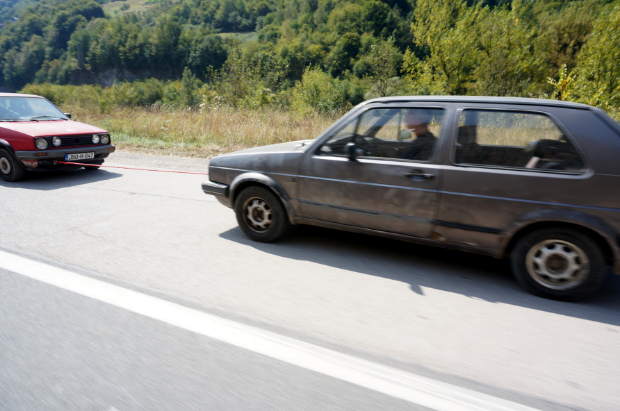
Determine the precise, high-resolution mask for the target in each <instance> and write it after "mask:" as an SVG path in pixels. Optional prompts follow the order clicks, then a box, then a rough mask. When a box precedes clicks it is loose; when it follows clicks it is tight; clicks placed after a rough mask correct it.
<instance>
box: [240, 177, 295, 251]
mask: <svg viewBox="0 0 620 411" xmlns="http://www.w3.org/2000/svg"><path fill="white" fill-rule="evenodd" d="M235 213H236V214H237V222H238V223H239V227H240V228H241V230H242V231H243V233H244V234H245V235H246V236H248V237H249V238H250V239H252V240H254V241H260V242H263V243H268V242H271V241H276V240H278V239H279V238H281V237H283V236H284V235H285V234H286V232H287V231H288V229H289V228H290V223H289V221H288V215H287V213H286V210H285V209H284V206H283V205H282V203H281V202H280V200H279V199H278V198H277V197H276V195H275V194H274V193H273V192H272V191H271V190H269V189H267V188H265V187H259V186H251V187H248V188H245V189H243V191H241V192H240V193H239V195H238V196H237V199H236V200H235Z"/></svg>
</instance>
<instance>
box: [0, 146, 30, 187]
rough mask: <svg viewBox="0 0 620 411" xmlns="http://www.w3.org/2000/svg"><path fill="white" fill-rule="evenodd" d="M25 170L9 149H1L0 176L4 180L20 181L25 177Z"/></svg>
mask: <svg viewBox="0 0 620 411" xmlns="http://www.w3.org/2000/svg"><path fill="white" fill-rule="evenodd" d="M24 171H25V170H24V167H22V165H21V164H19V163H18V162H17V161H16V160H15V159H14V158H13V156H12V155H11V154H10V153H9V152H8V151H6V150H2V149H0V176H2V179H3V180H4V181H8V182H14V181H19V180H21V179H22V178H23V177H24Z"/></svg>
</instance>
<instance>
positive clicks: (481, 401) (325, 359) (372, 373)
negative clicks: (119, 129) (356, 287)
mask: <svg viewBox="0 0 620 411" xmlns="http://www.w3.org/2000/svg"><path fill="white" fill-rule="evenodd" d="M0 268H3V269H5V270H8V271H12V272H14V273H17V274H21V275H24V276H26V277H30V278H32V279H35V280H38V281H42V282H44V283H47V284H51V285H54V286H56V287H59V288H62V289H65V290H69V291H72V292H74V293H77V294H80V295H83V296H86V297H90V298H93V299H95V300H99V301H102V302H105V303H108V304H111V305H114V306H116V307H120V308H124V309H126V310H129V311H132V312H134V313H137V314H141V315H144V316H145V317H149V318H152V319H155V320H159V321H162V322H165V323H167V324H171V325H174V326H177V327H180V328H183V329H185V330H189V331H192V332H195V333H198V334H201V335H204V336H207V337H210V338H214V339H217V340H219V341H223V342H226V343H228V344H231V345H234V346H237V347H241V348H245V349H247V350H250V351H253V352H256V353H259V354H262V355H266V356H268V357H271V358H275V359H277V360H280V361H284V362H287V363H289V364H294V365H297V366H299V367H302V368H305V369H308V370H312V371H315V372H318V373H321V374H324V375H328V376H330V377H334V378H338V379H340V380H343V381H347V382H350V383H353V384H356V385H359V386H362V387H365V388H368V389H371V390H374V391H378V392H381V393H383V394H387V395H390V396H393V397H396V398H400V399H403V400H406V401H410V402H412V403H415V404H419V405H422V406H425V407H428V408H431V409H434V410H438V411H474V410H476V411H535V410H534V408H531V407H527V406H524V405H521V404H517V403H514V402H510V401H507V400H503V399H501V398H496V397H493V396H491V395H487V394H483V393H479V392H476V391H473V390H469V389H466V388H461V387H458V386H455V385H452V384H448V383H444V382H441V381H436V380H433V379H431V378H427V377H423V376H420V375H416V374H413V373H409V372H405V371H401V370H398V369H395V368H391V367H388V366H385V365H381V364H377V363H373V362H371V361H367V360H363V359H360V358H356V357H353V356H351V355H347V354H342V353H339V352H337V351H334V350H330V349H327V348H323V347H319V346H316V345H313V344H308V343H305V342H303V341H299V340H295V339H293V338H290V337H285V336H282V335H279V334H276V333H273V332H270V331H265V330H261V329H259V328H256V327H252V326H249V325H245V324H241V323H237V322H234V321H231V320H227V319H224V318H220V317H217V316H214V315H211V314H207V313H204V312H202V311H199V310H194V309H192V308H187V307H184V306H182V305H179V304H175V303H172V302H169V301H166V300H162V299H159V298H156V297H152V296H150V295H146V294H142V293H140V292H137V291H133V290H129V289H126V288H123V287H119V286H116V285H113V284H109V283H106V282H104V281H100V280H96V279H93V278H90V277H86V276H83V275H80V274H76V273H73V272H71V271H67V270H64V269H61V268H58V267H54V266H51V265H48V264H44V263H41V262H37V261H33V260H30V259H27V258H24V257H20V256H18V255H15V254H11V253H7V252H4V251H1V250H0Z"/></svg>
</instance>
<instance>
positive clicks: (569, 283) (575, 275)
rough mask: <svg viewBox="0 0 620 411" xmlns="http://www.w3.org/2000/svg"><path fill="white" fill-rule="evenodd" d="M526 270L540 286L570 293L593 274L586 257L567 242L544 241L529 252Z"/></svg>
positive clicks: (526, 258) (526, 259) (581, 251)
mask: <svg viewBox="0 0 620 411" xmlns="http://www.w3.org/2000/svg"><path fill="white" fill-rule="evenodd" d="M525 267H526V268H527V271H528V273H529V274H530V276H531V277H532V278H533V279H534V280H535V281H536V282H537V283H538V284H540V285H542V286H544V287H547V288H551V289H553V290H567V289H570V288H574V287H577V286H578V285H579V284H581V283H583V282H584V281H585V279H586V278H587V276H588V274H589V272H590V261H589V260H588V257H587V256H586V253H584V252H583V250H582V249H581V248H579V247H577V246H576V245H575V244H573V243H570V242H568V241H564V240H545V241H541V242H540V243H538V244H536V245H535V246H534V247H532V248H530V250H529V251H528V253H527V255H526V256H525Z"/></svg>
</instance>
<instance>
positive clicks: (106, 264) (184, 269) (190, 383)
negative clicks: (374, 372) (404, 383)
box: [0, 153, 620, 411]
mask: <svg viewBox="0 0 620 411" xmlns="http://www.w3.org/2000/svg"><path fill="white" fill-rule="evenodd" d="M113 161H115V162H116V163H117V164H120V163H123V164H128V165H136V166H146V167H165V168H168V169H184V170H189V171H201V170H204V171H206V162H204V161H201V160H192V159H174V158H167V157H161V158H158V157H150V156H140V155H124V154H122V153H118V155H115V156H114V157H113V159H112V160H111V161H110V162H108V163H106V164H109V165H113V164H114V163H113ZM204 178H205V177H203V176H199V175H191V174H173V173H156V172H146V171H132V170H124V169H106V170H99V171H96V172H84V171H82V170H76V171H71V172H64V173H54V174H45V175H43V174H40V175H33V176H30V177H28V178H27V179H26V180H24V181H22V182H19V183H13V184H9V183H4V182H0V213H1V217H2V220H1V221H2V222H1V226H0V227H1V228H0V248H3V249H5V250H12V251H15V252H18V253H21V254H23V255H28V256H31V257H32V258H35V259H37V258H43V259H46V261H48V260H49V261H48V262H50V263H52V264H60V265H62V266H63V267H66V268H68V269H70V270H72V271H75V272H79V273H81V274H83V275H86V276H98V278H102V279H104V281H108V282H111V283H115V284H117V285H121V286H123V287H128V288H132V289H136V290H140V291H141V292H145V293H150V294H152V295H156V296H158V297H159V298H163V299H167V300H171V301H175V302H178V303H180V304H183V305H185V306H191V307H194V308H197V309H199V310H203V311H205V312H209V313H213V314H216V315H218V316H221V317H224V318H229V319H232V320H235V321H238V322H240V323H244V324H251V325H254V326H257V327H260V328H263V329H267V330H271V331H274V332H276V333H279V334H282V335H286V336H290V337H293V338H296V339H299V340H301V341H306V342H310V343H312V344H316V345H319V346H322V347H327V348H331V349H333V350H336V351H339V352H343V353H347V354H350V355H354V356H356V357H359V358H364V359H368V360H371V361H374V362H377V363H380V364H385V365H389V366H391V367H394V368H398V369H401V370H406V371H409V372H412V373H415V374H418V375H424V376H427V377H430V378H433V379H436V380H439V381H444V382H447V383H450V384H454V385H456V386H460V387H465V388H469V389H472V390H475V391H478V392H482V393H487V394H491V395H493V396H496V397H499V398H504V399H508V400H511V401H514V402H517V403H520V404H526V405H530V406H532V407H535V408H539V409H543V410H546V409H549V410H551V409H557V410H559V409H588V410H606V411H607V410H620V392H619V390H618V387H620V373H619V372H618V366H619V365H620V298H619V297H620V278H619V277H612V278H610V280H609V281H608V283H607V286H606V289H605V290H604V291H603V292H602V293H601V294H599V295H597V297H596V298H595V299H593V300H591V301H588V302H585V303H579V304H572V303H562V302H556V301H549V300H544V299H541V298H538V297H534V296H531V295H529V294H526V293H524V292H523V291H522V290H521V289H520V288H519V287H518V286H517V284H516V283H515V282H514V281H513V279H512V277H511V276H510V273H509V270H508V268H507V266H506V264H505V263H504V262H501V261H496V260H493V259H489V258H486V257H480V256H475V255H470V254H465V253H460V252H453V251H446V250H440V249H433V248H428V247H421V246H415V245H412V244H407V243H401V242H397V241H388V240H385V239H380V238H373V237H366V236H360V235H351V234H347V233H340V232H335V231H329V230H322V229H314V228H303V227H302V228H298V229H297V230H295V231H294V232H293V233H291V235H290V236H289V237H288V238H287V239H286V240H284V241H281V242H278V243H274V244H259V243H253V242H251V241H249V240H248V239H246V238H245V237H244V236H243V234H242V233H241V231H240V230H239V229H238V228H237V224H236V220H235V217H234V214H233V212H232V211H231V210H230V209H227V208H225V207H223V206H222V205H220V204H219V203H218V202H217V201H216V200H215V199H213V198H212V197H209V196H206V195H204V194H203V193H202V192H201V190H200V182H201V181H202V180H203V179H204ZM0 274H1V276H0V277H1V279H0V284H1V286H0V287H1V288H0V291H1V293H2V296H1V297H0V301H1V303H0V313H2V314H1V315H2V321H3V322H2V327H1V328H0V360H1V361H2V365H6V364H8V363H9V359H10V361H11V364H12V367H11V370H14V371H6V370H7V369H8V368H7V367H3V368H4V370H5V371H4V373H3V371H0V387H5V388H0V408H2V409H42V407H37V406H36V405H28V404H36V403H31V402H27V401H26V400H24V399H23V398H26V397H27V395H26V394H28V393H30V394H32V392H39V391H36V389H41V387H45V386H46V387H47V391H45V390H44V391H40V392H42V394H40V396H41V397H42V398H43V399H45V398H46V394H45V393H46V392H47V395H49V396H50V398H53V397H52V394H53V393H52V391H53V389H54V388H53V387H54V386H53V385H52V384H51V383H50V382H49V381H48V380H46V379H53V378H61V379H62V378H70V381H71V383H72V384H73V385H69V388H66V385H63V384H60V385H59V386H60V387H61V388H62V387H65V388H62V390H64V391H62V390H61V391H62V393H63V395H61V396H59V398H62V397H63V396H67V395H69V394H67V393H68V392H71V393H72V394H71V395H76V396H80V398H82V399H81V401H91V400H92V401H103V402H101V403H96V402H90V403H85V404H87V405H86V406H85V407H86V408H88V407H92V409H106V410H110V411H112V410H113V409H114V408H116V409H118V410H119V411H120V410H124V409H132V407H131V406H130V405H128V404H131V402H127V401H130V400H129V398H143V397H144V398H149V396H152V397H153V398H154V399H155V400H156V399H157V398H158V397H157V395H154V394H153V392H157V391H158V392H159V394H160V396H163V399H162V400H161V402H159V403H158V404H159V405H161V406H162V408H161V409H174V407H173V406H172V405H173V404H180V403H179V402H178V401H182V398H189V397H191V396H192V394H195V393H196V392H197V390H198V391H199V387H200V381H203V380H204V378H205V375H206V374H204V372H206V371H202V370H201V368H202V367H199V366H198V365H199V364H202V362H204V363H207V362H209V363H212V362H213V361H212V358H219V359H222V361H221V363H222V364H223V365H222V364H220V367H219V368H218V367H216V368H209V367H206V368H205V370H209V369H210V370H211V372H210V373H208V374H209V375H220V374H221V375H222V381H221V382H218V383H217V384H221V385H219V386H218V387H220V388H213V390H216V391H217V390H219V392H224V393H226V394H224V397H225V399H218V400H215V399H213V398H212V397H210V398H212V401H214V402H212V403H210V404H213V409H234V408H237V409H278V407H279V408H280V409H347V406H348V405H351V404H356V405H359V406H357V407H356V408H355V409H364V408H363V407H364V404H366V405H367V408H368V409H371V408H373V409H376V408H378V407H377V404H384V405H382V408H386V409H400V408H399V407H401V406H402V407H405V406H411V404H406V403H403V402H401V400H397V399H394V398H390V397H388V396H384V395H383V394H378V393H373V392H371V391H368V390H362V389H361V388H359V387H354V386H350V385H348V384H347V383H344V382H334V381H332V380H330V379H329V378H328V377H323V378H321V379H318V377H317V376H316V375H314V374H306V373H305V372H303V371H300V370H298V369H294V370H293V371H291V369H290V368H289V367H291V366H290V365H286V364H281V363H278V362H277V361H275V360H270V361H268V362H265V361H264V360H261V359H260V358H258V359H257V358H254V355H252V354H248V353H242V354H239V352H240V351H239V350H238V349H234V350H233V349H232V348H231V347H228V346H226V345H222V343H218V342H213V341H210V340H209V339H208V338H206V337H197V336H195V335H192V334H191V333H189V332H188V331H179V330H177V331H176V332H171V331H170V329H169V327H170V326H167V325H163V324H158V323H157V322H156V321H154V320H148V321H147V320H145V319H143V318H141V317H135V316H136V315H135V314H129V313H124V312H122V310H120V309H118V308H110V307H107V306H106V305H105V304H104V303H100V302H92V301H89V300H88V299H87V298H86V297H81V296H72V295H71V294H70V293H69V292H67V291H63V290H58V289H56V288H54V287H53V286H49V285H42V284H37V283H36V281H35V280H31V279H23V278H20V277H19V275H17V274H14V273H7V272H2V273H0ZM86 322H88V323H92V324H95V325H93V327H94V328H95V329H97V330H100V332H99V331H97V332H94V333H91V335H82V334H81V333H80V331H79V329H78V328H76V326H75V324H79V323H86ZM98 322H101V324H100V325H96V324H98ZM110 330H112V331H110ZM162 330H164V331H162ZM98 333H99V334H98ZM162 333H163V334H165V336H162ZM141 336H142V338H141ZM144 336H147V337H146V338H145V337H144ZM101 338H103V340H102V341H103V342H106V341H107V342H108V343H109V347H112V348H106V347H108V346H107V345H105V344H103V343H101V344H99V345H97V344H94V343H93V341H98V339H101ZM84 339H85V340H84ZM55 340H58V341H59V343H58V347H55V346H54V350H56V348H57V349H58V350H59V351H57V352H55V354H53V355H52V356H51V357H50V355H43V354H41V355H39V356H38V357H41V358H38V357H37V355H34V356H30V355H31V354H32V353H38V352H41V353H46V352H47V351H45V350H43V351H41V349H40V348H38V347H37V345H40V344H46V343H45V341H55ZM108 340H109V341H108ZM197 340H200V341H199V342H196V341H197ZM88 341H90V343H88ZM138 341H142V342H144V341H148V342H149V343H148V344H147V346H141V345H140V344H138ZM160 341H161V342H160ZM11 344H12V345H11ZM187 344H194V346H195V345H196V344H198V345H199V346H201V347H202V348H201V349H197V351H195V352H192V354H191V356H190V357H187V355H189V354H187V351H188V350H186V349H183V347H187ZM9 345H10V346H11V347H18V349H15V348H13V351H11V352H12V353H13V354H11V356H10V357H9V356H8V354H7V352H8V351H7V347H8V346H9ZM126 345H127V346H128V348H127V349H125V348H124V347H125V346H126ZM214 345H215V346H217V349H214V350H211V349H205V348H204V347H211V346H214ZM22 347H23V350H26V351H24V352H27V353H30V354H28V355H26V354H23V353H22V354H23V355H18V354H16V353H17V352H20V350H22ZM114 347H116V348H114ZM175 347H176V348H175ZM74 350H75V351H76V352H79V353H80V356H83V357H84V358H90V359H92V362H91V363H89V367H90V371H89V372H90V374H88V373H87V371H86V370H82V371H80V370H79V369H78V367H77V366H76V364H61V361H52V359H53V358H63V355H64V356H66V355H67V352H73V351H74ZM110 350H111V351H110ZM153 350H155V351H153ZM158 350H159V351H158ZM161 350H164V351H165V350H168V351H172V352H174V353H175V355H179V356H180V357H179V364H176V362H175V361H171V362H172V363H173V365H172V366H170V367H171V368H170V370H169V369H168V368H167V367H168V365H167V366H165V367H163V366H161V364H160V365H158V364H159V363H158V361H159V360H157V358H159V357H160V356H162V355H163V356H164V357H165V355H164V354H165V353H161V352H160V351H161ZM205 350H206V351H209V354H206V353H205V352H206V351H205ZM227 350H229V351H230V354H227V352H229V351H227ZM53 352H54V351H53ZM110 353H114V355H115V356H117V357H119V358H117V360H118V361H119V364H124V365H123V366H124V367H130V365H128V364H131V361H133V360H135V361H137V362H138V364H142V365H143V367H136V370H135V372H136V373H137V374H132V373H129V372H127V373H125V374H123V375H122V376H121V377H120V379H119V380H118V383H117V384H116V385H114V384H108V385H107V386H106V387H107V390H108V391H105V392H104V391H102V392H101V393H98V392H97V389H98V388H95V387H96V386H97V384H96V382H95V381H94V380H92V378H94V377H93V375H97V373H98V372H99V373H102V374H100V375H106V373H105V372H103V371H98V370H105V361H103V359H105V358H107V357H109V355H111V354H110ZM211 354H213V355H214V357H209V355H211ZM54 355H55V356H56V357H54ZM149 355H150V357H149V358H151V360H150V361H148V360H142V358H143V357H144V356H149ZM244 355H247V356H249V357H252V358H251V359H244V360H243V361H240V362H235V361H234V360H232V359H231V362H228V361H226V360H227V359H229V358H234V357H235V356H244ZM205 356H206V357H205ZM20 358H21V359H20ZM254 360H256V361H257V364H254V363H253V362H252V361H254ZM24 361H30V364H31V365H30V366H31V367H34V365H33V364H38V363H41V364H46V365H45V366H42V367H41V369H36V367H35V368H28V365H27V364H26V363H25V362H24ZM201 361H202V362H201ZM261 361H262V362H261ZM187 364H196V365H197V366H196V367H193V368H192V370H191V372H187V371H186V370H185V369H184V368H183V367H186V366H187ZM119 367H120V366H119ZM235 367H236V368H235ZM245 367H249V368H248V370H254V371H251V373H252V375H254V377H255V378H250V377H248V378H250V379H251V382H248V381H247V380H243V378H245V377H239V376H240V375H241V374H243V372H242V371H240V370H241V369H245ZM117 368H118V367H117ZM24 369H26V370H30V372H27V373H25V372H22V371H19V370H24ZM229 371H230V373H228V372H229ZM82 372H83V373H86V374H84V375H86V376H85V377H83V376H82V374H81V373H82ZM110 372H111V371H110ZM272 373H273V374H272ZM111 375H112V374H111ZM139 375H145V376H149V377H150V378H151V379H149V381H151V382H150V383H149V384H150V385H140V384H137V385H136V386H135V387H134V386H132V385H131V384H130V382H131V381H134V380H136V379H138V380H140V378H141V377H139ZM181 375H188V376H187V379H185V378H184V377H181ZM235 376H237V379H241V381H238V382H237V383H236V384H235V383H234V381H235V378H234V377H235ZM326 378H327V379H326ZM2 379H4V380H2ZM7 379H9V380H10V381H11V384H8V383H7V381H8V380H7ZM112 379H114V378H112ZM308 379H309V380H313V379H314V380H313V381H314V383H316V384H315V385H312V384H314V383H312V384H310V385H306V384H307V382H306V381H308ZM270 380H271V381H288V382H289V383H290V386H291V388H290V391H289V389H288V388H287V389H283V388H282V386H279V387H280V388H279V389H275V391H273V387H268V385H269V384H264V383H261V382H260V381H270ZM214 384H216V383H215V382H214ZM228 384H232V385H228ZM252 384H255V386H253V387H252V390H254V389H256V390H258V391H260V392H264V393H265V395H264V396H262V397H260V396H258V397H257V396H256V395H253V394H252V395H251V396H250V397H249V398H251V399H250V400H248V399H247V398H245V399H243V400H234V399H233V396H234V393H235V392H236V391H235V390H237V391H238V389H239V387H240V386H247V385H252ZM339 384H344V385H345V386H340V385H339ZM145 386H148V387H150V390H147V389H146V388H145ZM233 386H236V387H237V388H236V389H235V388H231V387H233ZM287 386H288V385H287ZM310 386H312V387H313V388H310ZM6 387H9V388H8V389H7V388H6ZM88 387H92V388H88ZM119 387H120V388H121V389H122V390H124V391H123V392H122V393H118V391H115V389H117V390H118V389H119ZM124 387H126V389H125V388H124ZM132 387H133V388H132ZM181 387H186V388H187V389H183V388H181ZM221 387H228V389H229V391H226V388H221ZM300 387H301V388H300ZM303 387H308V388H307V390H306V389H305V388H303ZM343 387H344V388H343ZM134 388H135V391H132V390H133V389H134ZM29 390H30V391H29ZM50 390H52V391H50ZM59 390H60V388H59ZM67 390H68V391H67ZM276 391H277V392H276ZM114 392H117V397H118V398H123V399H124V400H122V401H125V402H124V403H123V402H122V401H121V400H120V399H119V401H121V403H119V404H120V405H123V404H124V406H123V407H119V405H116V404H115V403H114V402H113V401H112V400H111V398H117V397H114V395H113V394H112V393H114ZM229 392H230V394H228V393H229ZM166 393H167V394H166ZM171 393H174V395H173V394H171ZM290 393H293V394H290ZM313 393H314V394H313ZM340 393H342V396H340ZM289 394H290V395H289ZM22 395H24V397H22ZM203 395H206V394H204V392H203ZM259 397H260V398H259ZM7 398H8V400H6V401H8V402H5V403H4V405H6V404H8V405H9V406H10V407H9V408H7V407H4V406H3V402H2V401H3V400H4V399H7ZM68 398H71V397H70V396H69V397H68ZM199 398H203V397H199ZM205 398H206V397H205ZM20 399H21V400H20ZM252 399H254V400H252ZM355 399H359V400H360V402H359V403H356V402H355V401H354V400H355ZM220 400H221V402H217V401H220ZM20 401H23V402H22V403H20ZM106 401H107V402H106ZM141 401H146V400H141ZM166 401H169V402H166ZM175 401H176V402H175ZM188 401H190V400H188ZM205 401H206V400H205ZM235 401H240V402H235ZM278 401H281V402H278ZM138 403H142V402H139V401H138ZM16 404H18V405H19V404H21V406H17V405H16ZM88 404H90V405H88ZM100 404H103V405H100ZM144 404H148V402H144ZM167 404H170V407H166V405H167ZM196 404H198V403H196ZM251 404H256V407H255V408H252V406H251ZM268 404H272V406H271V408H270V407H269V405H268ZM274 404H278V405H277V406H276V405H274ZM291 404H301V405H299V406H297V407H295V406H292V405H291ZM312 404H314V405H313V407H314V408H312V407H311V406H310V405H312ZM360 404H361V405H360ZM104 405H105V406H107V407H108V408H102V407H104ZM145 407H146V408H145V409H148V406H145ZM218 407H219V408H218ZM43 408H44V409H48V408H47V407H43ZM186 408H187V409H191V407H186ZM49 409H53V408H51V407H50V408H49ZM58 409H61V408H58ZM75 409H85V408H84V407H78V408H75ZM413 409H417V408H413Z"/></svg>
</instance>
